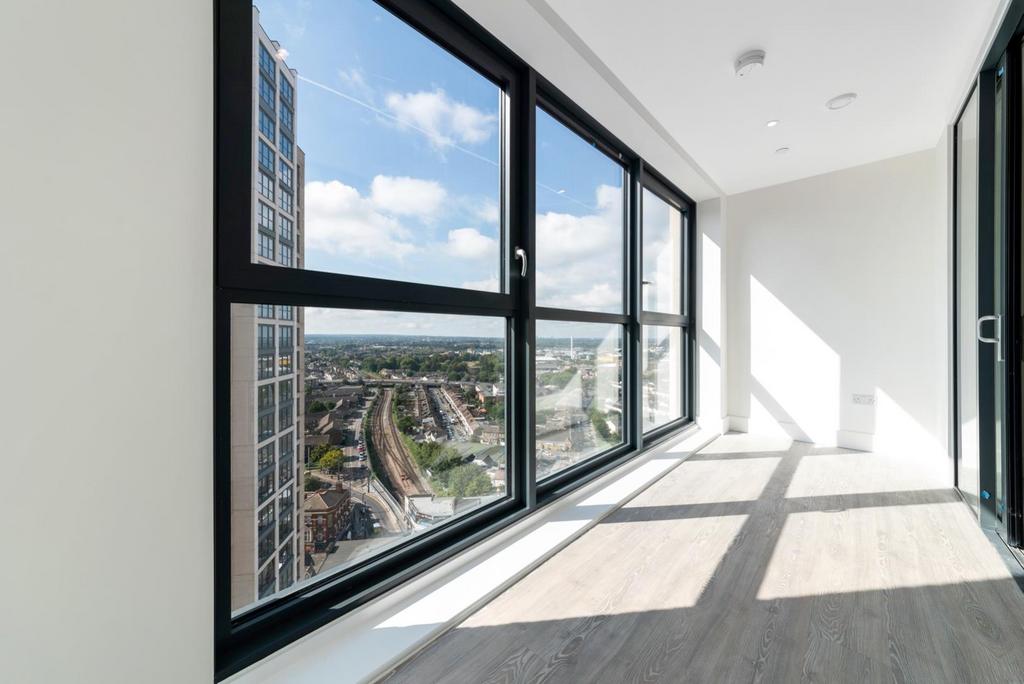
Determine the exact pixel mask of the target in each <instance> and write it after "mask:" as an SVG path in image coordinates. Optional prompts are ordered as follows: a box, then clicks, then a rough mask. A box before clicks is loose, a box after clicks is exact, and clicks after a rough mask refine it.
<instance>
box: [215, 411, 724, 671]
mask: <svg viewBox="0 0 1024 684" xmlns="http://www.w3.org/2000/svg"><path fill="white" fill-rule="evenodd" d="M720 434H721V433H718V432H712V431H709V430H707V429H701V428H700V427H699V426H697V425H693V426H691V427H689V428H687V429H686V430H684V431H683V432H681V433H680V434H679V435H677V436H676V437H674V438H671V439H669V440H667V441H665V442H663V443H661V444H658V445H656V446H654V447H652V448H651V449H649V450H647V451H644V452H643V453H641V454H640V455H638V456H637V457H636V458H633V459H631V460H629V461H627V462H626V463H623V464H622V465H620V466H618V467H617V468H614V469H612V470H610V471H609V472H607V473H605V474H604V475H602V476H601V477H598V478H597V479H595V480H594V481H593V482H590V483H588V484H587V485H585V486H583V487H581V488H580V489H579V490H577V491H575V492H572V493H571V494H568V495H567V496H565V497H564V498H562V499H560V500H558V501H555V502H553V503H551V504H550V505H548V506H545V507H544V508H542V509H540V510H539V511H537V512H536V513H534V514H533V515H530V516H528V517H526V518H524V519H522V520H520V521H519V522H517V523H515V524H514V525H511V526H510V527H509V528H508V529H505V530H502V531H501V532H499V533H497V534H495V535H494V536H493V537H491V538H490V539H486V540H484V541H482V542H480V543H479V544H476V545H475V546H473V547H471V548H469V549H467V550H466V551H463V552H462V553H460V554H457V555H456V556H454V557H452V558H450V559H448V560H447V561H444V562H443V563H441V564H439V565H438V566H437V567H435V568H431V569H430V570H428V571H426V572H425V573H423V574H422V575H419V576H417V577H416V578H414V579H412V580H410V581H409V582H407V583H405V584H403V585H402V586H400V587H398V588H396V589H394V590H392V591H391V592H389V593H387V594H385V595H383V596H381V597H379V598H377V599H375V600H373V601H370V602H368V603H367V604H365V605H363V606H360V607H359V608H357V609H355V610H354V611H352V612H351V613H349V614H347V615H345V616H343V617H341V618H338V619H337V620H335V621H334V622H331V623H330V624H328V625H324V626H323V627H321V628H320V629H318V630H316V631H314V632H311V633H310V634H308V635H306V636H304V637H302V638H301V639H298V640H296V641H295V642H293V643H291V644H289V645H288V646H286V647H284V648H282V649H281V650H279V651H277V652H275V653H273V654H272V655H269V656H267V657H266V658H264V659H263V660H261V661H259V662H257V663H254V664H253V665H250V666H249V667H248V668H246V669H244V670H242V671H241V672H238V673H237V674H235V675H233V676H231V677H229V678H227V679H226V680H224V681H225V682H230V683H231V684H256V683H257V682H283V681H287V682H289V683H295V682H297V683H299V684H302V683H304V682H309V683H310V684H313V683H315V684H323V682H325V681H329V682H334V683H338V684H340V683H341V682H366V681H373V680H374V679H376V678H378V677H380V676H382V675H384V674H386V673H388V672H389V671H390V670H392V669H394V668H395V667H396V666H397V665H398V664H400V663H401V662H403V661H404V660H405V659H407V658H408V657H409V656H411V655H413V654H414V653H416V652H417V651H419V650H421V649H422V648H424V647H425V646H427V645H428V644H430V642H432V641H433V640H434V639H436V638H437V637H438V636H440V635H441V634H443V633H444V632H445V631H447V630H448V629H449V628H451V627H453V626H455V625H456V624H458V623H459V622H461V621H462V620H463V619H465V618H466V617H467V616H468V615H470V614H471V613H473V612H474V611H476V610H477V609H478V608H480V607H481V606H483V605H484V604H486V603H487V602H488V601H490V600H491V599H492V598H494V597H495V596H497V595H498V594H500V593H501V592H502V591H504V590H505V589H506V588H508V587H509V586H511V585H512V584H514V583H515V582H517V581H518V580H519V579H521V578H522V577H523V576H525V575H526V574H527V573H529V572H530V571H531V570H533V569H534V568H536V567H537V566H538V565H540V564H541V563H543V562H544V561H545V560H547V559H548V558H550V557H551V556H553V555H554V554H555V553H557V552H558V551H560V550H561V549H563V548H565V547H566V546H567V545H568V544H570V543H571V542H572V541H573V540H575V539H576V538H577V537H579V536H580V535H582V534H583V533H584V532H586V531H587V530H588V529H590V528H591V527H593V526H594V525H596V524H597V523H598V522H599V521H600V520H601V519H602V518H604V517H605V516H606V515H608V514H609V513H611V512H612V511H614V510H616V509H617V508H619V507H620V506H622V505H623V504H625V503H626V502H627V501H629V500H630V499H632V498H633V497H634V496H636V495H637V494H639V493H640V492H642V491H643V490H644V489H646V488H647V487H649V486H650V485H651V484H653V483H654V482H655V481H657V480H658V479H660V478H661V477H662V476H664V475H665V474H666V473H668V472H669V471H671V470H672V469H673V468H675V467H676V466H677V465H679V464H680V463H682V462H683V461H685V460H686V459H687V458H688V457H689V456H690V455H692V454H693V453H695V452H697V451H699V450H700V449H702V448H703V447H704V446H706V445H707V444H708V443H710V442H711V441H712V440H714V439H715V438H716V437H718V436H719V435H720Z"/></svg>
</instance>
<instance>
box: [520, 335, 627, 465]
mask: <svg viewBox="0 0 1024 684" xmlns="http://www.w3.org/2000/svg"><path fill="white" fill-rule="evenodd" d="M535 363H536V377H537V401H536V412H535V417H536V421H537V424H536V428H537V443H536V446H537V479H538V480H540V479H542V478H544V477H547V476H548V475H552V474H554V473H557V472H558V471H561V470H564V469H566V468H568V467H570V466H572V465H574V464H576V463H579V462H580V461H583V460H585V459H587V458H589V457H591V456H594V455H595V454H598V453H600V452H602V451H606V450H607V449H609V448H610V447H612V446H615V445H617V444H620V443H621V442H622V326H619V325H610V324H606V323H563V322H554V321H538V322H537V355H536V357H535Z"/></svg>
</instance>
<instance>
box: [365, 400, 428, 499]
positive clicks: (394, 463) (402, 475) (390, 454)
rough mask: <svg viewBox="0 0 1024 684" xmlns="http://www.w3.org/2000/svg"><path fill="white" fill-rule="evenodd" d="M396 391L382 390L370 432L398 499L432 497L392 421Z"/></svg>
mask: <svg viewBox="0 0 1024 684" xmlns="http://www.w3.org/2000/svg"><path fill="white" fill-rule="evenodd" d="M393 400H394V390H391V389H381V392H380V397H379V398H378V399H377V402H376V404H375V405H374V408H373V414H372V416H371V417H370V429H371V430H372V435H373V447H374V449H375V450H376V451H377V456H378V457H379V458H380V462H381V463H382V464H383V466H384V470H386V471H387V474H388V479H389V480H390V481H391V484H392V486H393V487H395V488H396V489H397V490H398V491H396V492H395V494H396V498H403V497H407V496H421V495H425V494H432V493H433V492H432V491H431V489H430V485H429V484H428V483H427V481H426V480H425V479H424V477H423V476H422V475H421V474H420V471H419V469H418V468H417V467H416V464H415V463H414V462H413V460H412V454H410V453H409V451H408V450H407V449H406V448H405V444H404V443H403V442H402V438H401V436H400V435H399V433H398V427H397V426H396V425H395V422H394V421H393V420H392V419H391V402H392V401H393Z"/></svg>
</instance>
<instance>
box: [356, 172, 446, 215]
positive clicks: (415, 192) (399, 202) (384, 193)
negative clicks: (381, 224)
mask: <svg viewBox="0 0 1024 684" xmlns="http://www.w3.org/2000/svg"><path fill="white" fill-rule="evenodd" d="M447 196H448V193H447V192H445V189H444V188H443V187H441V184H440V183H438V182H436V181H431V180H422V179H420V178H409V177H408V176H374V178H373V181H372V182H371V183H370V200H371V201H372V202H373V204H374V205H375V206H376V207H377V208H378V209H380V210H381V211H383V212H385V213H390V214H397V215H399V216H416V217H419V218H421V219H424V220H429V219H432V218H434V217H435V216H436V215H437V213H438V211H440V210H441V208H442V205H443V203H444V201H445V198H446V197H447Z"/></svg>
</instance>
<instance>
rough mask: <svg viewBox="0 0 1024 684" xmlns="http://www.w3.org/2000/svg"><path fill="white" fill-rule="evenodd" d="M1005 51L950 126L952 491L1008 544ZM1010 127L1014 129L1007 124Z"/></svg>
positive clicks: (1010, 332) (1008, 110) (1011, 139)
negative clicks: (952, 128) (954, 438)
mask: <svg viewBox="0 0 1024 684" xmlns="http://www.w3.org/2000/svg"><path fill="white" fill-rule="evenodd" d="M1009 54H1010V53H1006V54H1004V55H1003V56H1002V57H1001V58H1000V59H999V60H998V61H997V62H996V63H995V64H994V65H993V67H992V68H991V69H987V70H985V71H983V72H982V73H981V74H980V76H979V79H978V84H977V87H976V88H975V90H974V92H973V93H972V94H971V97H970V99H969V100H968V102H967V104H966V105H965V107H964V110H963V112H962V113H961V116H960V119H959V121H958V122H957V126H956V131H955V135H956V138H955V140H956V197H955V202H956V205H955V206H956V233H955V235H956V237H955V248H956V271H955V273H956V284H955V288H956V298H955V302H956V333H955V343H956V381H957V393H956V413H957V420H956V428H957V442H956V447H957V460H956V471H957V472H956V476H957V477H956V479H957V487H958V489H959V491H960V492H961V494H962V495H963V498H964V500H965V501H966V502H967V503H968V504H969V505H970V506H971V508H972V509H973V510H974V512H975V514H976V515H977V516H978V517H979V519H980V520H981V522H982V524H983V525H985V526H986V527H989V528H992V529H995V530H996V531H997V532H999V533H1000V534H1002V535H1004V536H1007V538H1008V539H1009V538H1010V537H1013V536H1014V535H1011V534H1009V530H1008V528H1007V521H1008V518H1009V516H1008V515H1007V510H1008V506H1007V499H1008V496H1009V495H1010V491H1011V490H1014V489H1015V488H1014V487H1013V486H1012V482H1011V480H1010V479H1008V472H1007V471H1008V468H1010V467H1011V466H1012V461H1013V458H1012V457H1011V452H1012V451H1013V449H1014V445H1013V443H1011V438H1013V437H1014V435H1015V434H1016V433H1015V432H1014V430H1016V429H1017V427H1016V426H1017V425H1018V421H1014V420H1012V408H1011V406H1012V405H1013V404H1014V402H1013V401H1011V399H1012V397H1013V396H1014V395H1013V391H1012V388H1013V387H1014V386H1015V385H1014V384H1013V381H1014V376H1015V374H1014V373H1013V372H1012V371H1013V368H1014V363H1015V362H1014V361H1013V358H1014V356H1015V354H1016V351H1015V347H1014V345H1013V344H1012V342H1011V341H1012V340H1013V339H1014V336H1015V334H1016V331H1015V327H1016V326H1015V318H1014V316H1011V315H1010V311H1011V310H1012V307H1013V306H1014V304H1013V301H1016V298H1014V297H1012V296H1011V292H1012V289H1011V284H1012V282H1013V281H1012V278H1013V276H1014V274H1015V273H1016V269H1017V268H1018V262H1017V261H1015V260H1012V259H1010V258H1009V257H1010V254H1011V253H1012V250H1011V243H1012V241H1013V237H1014V235H1013V232H1014V231H1011V230H1009V226H1010V225H1012V224H1013V223H1014V219H1013V218H1012V217H1013V216H1015V215H1016V214H1015V211H1016V210H1015V207H1016V206H1017V205H1018V204H1019V194H1020V193H1019V189H1017V188H1015V187H1014V185H1013V184H1012V183H1011V180H1010V179H1011V178H1013V177H1014V168H1015V167H1014V164H1016V163H1019V153H1015V152H1014V151H1013V146H1014V144H1015V141H1016V140H1017V139H1018V137H1017V136H1014V135H1012V131H1013V129H1012V125H1017V126H1019V125H1020V123H1019V121H1018V118H1019V117H1016V116H1015V115H1014V114H1013V113H1014V111H1015V110H1014V107H1013V106H1012V105H1013V101H1012V98H1013V97H1017V95H1016V93H1014V92H1011V88H1010V73H1011V72H1012V71H1013V67H1014V66H1015V64H1016V60H1010V59H1009ZM1011 122H1016V123H1014V124H1011Z"/></svg>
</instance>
